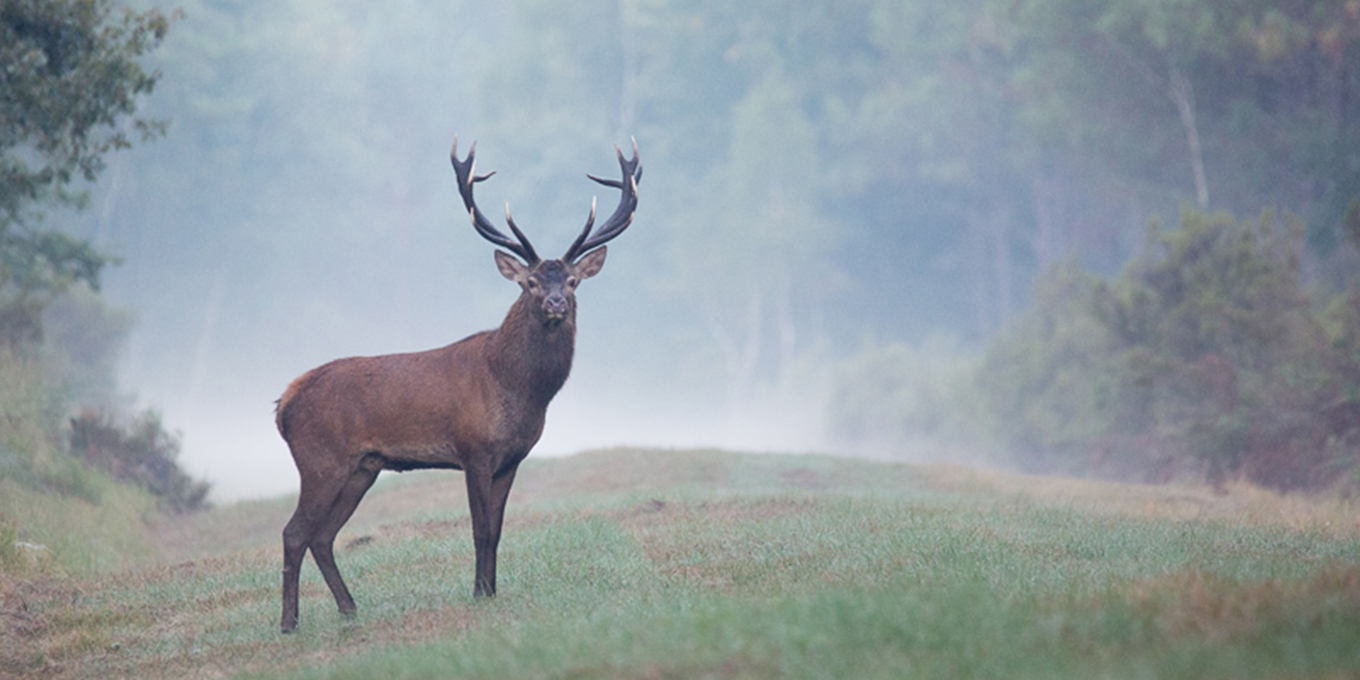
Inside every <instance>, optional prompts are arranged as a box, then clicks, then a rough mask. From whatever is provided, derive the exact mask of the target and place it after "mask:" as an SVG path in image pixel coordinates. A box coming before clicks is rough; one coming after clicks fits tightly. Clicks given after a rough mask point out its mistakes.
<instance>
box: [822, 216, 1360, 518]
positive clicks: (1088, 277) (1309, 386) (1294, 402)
mask: <svg viewBox="0 0 1360 680" xmlns="http://www.w3.org/2000/svg"><path fill="white" fill-rule="evenodd" d="M1345 230H1346V232H1347V233H1346V235H1347V236H1348V237H1349V241H1350V245H1349V246H1342V248H1346V247H1349V248H1351V249H1352V250H1351V251H1347V252H1345V253H1341V254H1339V255H1338V256H1337V257H1342V258H1343V259H1344V258H1349V259H1348V260H1347V261H1353V260H1355V259H1356V258H1355V254H1356V253H1357V252H1360V204H1353V206H1352V210H1351V211H1350V213H1349V214H1348V217H1347V222H1346V225H1345ZM1303 235H1304V230H1303V229H1302V228H1301V227H1300V226H1299V225H1298V224H1297V223H1296V222H1294V221H1293V220H1291V219H1284V220H1280V219H1277V218H1276V217H1275V216H1274V215H1273V214H1270V213H1266V214H1264V215H1262V216H1261V217H1260V218H1259V219H1255V220H1245V221H1241V222H1237V221H1235V220H1233V219H1232V218H1231V217H1229V216H1227V215H1224V214H1205V213H1201V212H1198V211H1195V210H1186V211H1185V212H1184V213H1183V214H1182V216H1181V221H1180V225H1179V226H1178V227H1177V228H1175V229H1163V228H1162V227H1160V226H1159V225H1157V224H1153V225H1151V227H1150V228H1149V231H1148V235H1147V242H1146V246H1145V248H1144V250H1143V253H1142V254H1141V255H1140V256H1139V257H1137V258H1135V259H1134V260H1133V261H1132V262H1130V263H1129V264H1128V265H1127V266H1126V267H1125V269H1124V270H1123V271H1122V272H1121V273H1119V274H1118V275H1117V276H1115V277H1113V278H1111V279H1108V280H1107V279H1104V278H1101V277H1098V276H1095V275H1093V274H1090V273H1088V272H1086V271H1084V270H1083V269H1082V268H1080V267H1079V266H1078V265H1077V264H1075V263H1071V262H1069V263H1063V264H1059V265H1056V266H1054V267H1051V268H1049V269H1048V270H1047V271H1045V272H1044V273H1042V274H1041V275H1040V276H1039V277H1038V279H1037V280H1036V283H1035V293H1034V301H1033V304H1032V306H1031V307H1030V308H1029V309H1028V310H1027V311H1026V312H1025V313H1023V314H1022V315H1021V316H1020V317H1018V318H1017V319H1015V320H1014V322H1013V323H1011V324H1010V325H1009V327H1007V328H1006V329H1005V330H1003V331H1002V332H1001V333H1000V334H998V335H997V336H996V337H995V338H994V339H992V340H991V341H990V342H989V343H988V344H987V346H986V348H985V350H984V351H983V352H982V353H981V359H980V360H970V359H966V358H959V357H963V356H966V355H964V354H961V353H959V352H958V351H953V352H943V353H941V352H925V351H915V352H913V351H911V350H908V349H898V348H886V349H881V350H876V351H874V352H872V353H869V354H867V355H865V356H863V357H861V358H859V359H857V362H856V363H855V364H854V365H853V366H852V367H851V368H850V369H849V370H847V372H846V373H845V374H844V378H843V380H842V381H841V388H840V393H841V394H840V395H839V397H838V399H836V404H837V406H838V407H839V408H838V409H837V410H836V411H835V412H834V413H833V417H832V421H833V427H834V429H835V434H836V435H837V436H839V437H844V438H846V439H848V440H850V441H852V442H854V441H860V442H864V441H874V440H875V439H877V440H880V441H886V442H888V443H889V445H890V446H897V447H908V446H911V445H912V443H913V442H916V441H920V440H922V439H925V440H948V439H954V440H964V441H970V442H973V443H975V444H976V446H977V448H979V449H999V450H1001V451H1004V452H1005V454H1004V455H1005V456H1006V457H1007V460H1008V461H1010V462H1012V463H1015V464H1018V465H1020V466H1021V467H1023V468H1026V469H1032V470H1039V471H1049V472H1053V471H1057V472H1065V473H1075V474H1097V475H1104V476H1110V477H1116V478H1122V479H1135V480H1141V481H1167V480H1171V479H1199V480H1207V481H1209V482H1211V483H1214V484H1221V483H1223V482H1225V481H1227V480H1231V479H1238V478H1244V479H1247V480H1250V481H1252V482H1254V483H1256V484H1260V485H1263V486H1266V487H1269V488H1273V489H1278V490H1295V489H1308V490H1320V489H1327V488H1340V489H1342V490H1343V491H1344V492H1345V493H1354V492H1356V491H1360V272H1356V271H1349V272H1348V273H1343V274H1339V275H1337V276H1334V277H1332V280H1331V281H1330V283H1329V284H1328V285H1327V286H1316V287H1313V288H1310V287H1309V286H1308V285H1306V283H1305V276H1304V271H1303V263H1302V262H1301V260H1300V257H1301V253H1302V251H1303V248H1302V245H1303V243H1302V239H1303ZM1342 240H1343V241H1344V240H1346V239H1342ZM1343 256H1344V257H1343ZM1333 269H1340V268H1333ZM970 361H971V362H972V363H969V362H970Z"/></svg>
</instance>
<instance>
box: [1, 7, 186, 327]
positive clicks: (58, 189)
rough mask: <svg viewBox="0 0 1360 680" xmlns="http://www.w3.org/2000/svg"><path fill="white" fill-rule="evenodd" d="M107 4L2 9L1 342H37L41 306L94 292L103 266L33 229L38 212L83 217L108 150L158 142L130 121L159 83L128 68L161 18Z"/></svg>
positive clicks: (77, 247) (85, 247) (38, 224)
mask: <svg viewBox="0 0 1360 680" xmlns="http://www.w3.org/2000/svg"><path fill="white" fill-rule="evenodd" d="M112 15H113V10H112V7H111V2H110V0H5V1H4V2H3V3H0V343H3V344H7V345H10V346H20V345H32V344H34V343H36V342H37V341H38V340H40V338H41V326H40V323H41V322H40V319H41V314H42V310H43V308H44V307H45V306H46V304H47V303H48V302H50V300H51V299H52V298H53V297H54V296H55V295H56V294H58V293H60V292H61V291H63V290H65V289H66V288H67V287H68V286H70V285H71V284H73V283H76V282H83V283H86V284H88V285H89V286H91V287H92V288H96V289H97V288H98V287H99V274H100V272H101V270H102V269H103V268H104V266H105V265H107V264H108V263H109V261H110V260H109V258H108V257H107V256H105V255H103V254H101V253H99V252H98V251H97V250H96V249H95V248H94V247H93V245H91V244H90V243H89V242H88V241H84V240H81V239H76V238H73V237H71V236H69V235H67V234H64V233H61V232H59V231H56V230H52V229H50V228H45V227H44V226H43V224H42V222H43V220H42V218H43V214H44V211H45V209H47V208H50V207H57V206H74V207H83V205H84V203H85V200H86V194H85V192H84V191H81V190H79V188H78V187H79V186H80V183H81V182H87V183H88V182H93V181H95V180H96V179H97V178H98V177H99V174H100V173H101V172H102V171H103V169H104V167H105V160H104V157H105V155H106V154H108V153H109V152H111V151H115V150H118V149H124V148H128V147H130V146H131V145H132V139H131V137H130V135H131V131H130V130H129V128H132V129H134V130H136V132H137V133H138V134H139V135H140V140H141V141H146V140H149V139H152V138H154V137H156V136H158V135H160V134H162V133H163V132H164V129H165V122H164V121H157V120H150V119H147V118H143V117H140V116H138V115H137V102H138V100H139V98H140V97H141V96H142V95H145V94H147V93H149V92H151V90H152V88H153V87H154V86H155V84H156V79H157V74H156V73H154V72H153V73H148V72H147V71H146V70H145V69H144V68H143V67H142V65H141V64H140V62H139V61H138V60H139V58H140V57H142V56H143V55H144V54H145V53H147V52H149V51H150V50H152V49H154V48H155V47H156V45H157V44H159V43H160V41H161V40H162V39H163V38H164V37H165V33H166V31H167V30H168V29H169V20H168V19H167V18H166V17H165V16H164V15H162V14H161V13H160V12H157V11H155V10H151V11H148V12H145V13H140V14H139V13H136V12H132V11H131V10H127V11H124V12H123V13H122V15H121V17H120V18H114V17H113V16H112Z"/></svg>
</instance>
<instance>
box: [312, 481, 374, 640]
mask: <svg viewBox="0 0 1360 680" xmlns="http://www.w3.org/2000/svg"><path fill="white" fill-rule="evenodd" d="M381 470H382V461H381V459H380V458H378V457H377V456H376V455H369V456H365V457H364V459H363V460H362V461H361V462H360V464H359V469H357V470H355V471H354V472H352V473H350V476H349V479H347V480H345V485H344V487H343V488H341V489H340V494H339V495H338V496H337V497H336V498H335V502H334V503H333V504H332V505H331V507H330V512H329V513H328V514H327V515H326V519H325V521H324V522H323V523H322V525H321V527H320V530H319V531H318V532H317V533H316V536H315V537H314V538H313V539H312V541H311V543H310V546H309V547H310V548H311V550H312V558H313V559H315V560H316V566H317V567H318V568H320V569H321V576H322V577H324V578H325V579H326V585H327V586H330V589H331V594H332V595H334V596H335V605H336V606H337V607H339V608H340V613H341V614H344V615H345V616H352V615H353V614H354V610H355V607H354V598H352V597H350V594H349V589H348V588H346V587H345V580H344V579H342V578H341V577H340V569H339V568H337V567H336V566H335V536H336V535H337V534H339V533H340V528H341V527H343V526H345V522H348V521H349V518H350V517H351V516H352V515H354V510H355V508H358V507H359V501H361V500H363V498H364V494H365V493H367V492H368V490H369V488H371V487H372V486H373V482H374V481H375V480H376V479H377V478H378V472H380V471H381Z"/></svg>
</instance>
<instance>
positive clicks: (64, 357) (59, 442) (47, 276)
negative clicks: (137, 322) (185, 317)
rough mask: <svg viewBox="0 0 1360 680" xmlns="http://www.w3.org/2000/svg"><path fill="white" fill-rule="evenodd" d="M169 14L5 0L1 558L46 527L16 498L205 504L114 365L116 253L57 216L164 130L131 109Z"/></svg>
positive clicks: (0, 32)
mask: <svg viewBox="0 0 1360 680" xmlns="http://www.w3.org/2000/svg"><path fill="white" fill-rule="evenodd" d="M169 23H170V22H169V19H167V17H165V16H164V15H162V14H160V13H159V12H154V11H152V12H147V13H141V14H139V13H133V12H118V11H115V10H114V8H113V6H112V5H111V3H110V2H108V1H107V0H105V1H100V2H76V1H69V0H50V1H45V2H7V3H3V4H0V496H3V502H0V569H3V568H8V567H10V566H12V564H11V563H12V562H13V561H14V560H13V558H14V556H15V555H16V553H15V550H14V546H15V545H17V544H16V541H20V540H21V541H24V542H26V541H44V540H51V539H52V538H54V536H52V535H51V534H52V531H51V530H52V529H53V528H54V527H52V526H50V524H51V518H47V517H38V516H35V511H34V509H33V508H31V507H24V506H25V505H33V503H31V502H30V501H32V500H33V499H34V498H37V497H38V496H40V495H56V496H60V497H63V498H72V499H77V500H78V501H83V502H85V503H87V504H90V505H92V506H99V505H100V504H101V502H102V501H103V500H104V498H105V496H106V495H107V494H113V495H118V496H120V497H122V496H126V495H127V494H126V493H124V492H125V491H126V490H125V489H118V488H115V487H116V486H117V485H120V484H123V485H132V486H135V487H136V488H138V489H140V492H141V493H144V494H148V495H149V496H151V497H152V498H154V499H155V502H156V503H157V504H158V505H159V506H160V507H161V508H163V509H165V510H167V511H173V512H187V511H192V510H198V509H201V508H203V507H205V506H206V502H207V493H208V489H209V485H208V484H207V483H206V482H201V481H196V480H193V479H191V478H190V477H189V476H188V475H187V474H185V473H184V472H183V471H182V470H180V469H179V467H178V464H177V462H176V458H177V456H178V453H179V440H178V437H177V436H175V435H173V434H171V433H170V432H168V431H166V429H165V428H164V427H163V426H162V424H161V422H160V419H159V417H158V416H157V415H156V414H155V413H154V412H152V411H145V412H142V413H141V414H138V415H135V416H134V415H127V412H128V411H129V410H130V409H129V402H130V401H131V400H130V398H128V397H126V396H124V395H123V393H122V392H121V390H120V389H119V387H118V386H117V384H116V379H115V375H116V363H117V360H118V358H119V354H120V350H121V348H122V347H123V344H124V342H125V340H126V337H127V334H128V332H129V330H130V328H131V317H130V315H129V314H128V313H126V312H122V311H118V310H116V309H114V308H113V307H112V306H110V305H109V304H107V303H106V302H105V301H104V300H103V299H102V298H101V297H100V296H99V293H98V291H99V288H100V283H101V274H102V273H103V270H104V269H105V267H106V266H108V265H109V264H111V263H112V262H113V261H114V259H115V258H113V257H112V256H110V255H109V254H107V253H105V252H102V251H101V250H100V249H99V248H98V247H97V246H96V245H95V244H94V243H92V242H91V241H90V240H88V239H82V238H79V237H76V236H73V235H72V234H71V233H69V231H68V230H67V229H63V228H62V226H61V225H62V222H63V221H64V220H59V219H53V217H54V216H57V215H60V216H61V217H65V218H68V219H69V215H71V214H72V212H73V211H78V210H81V209H84V208H86V207H88V205H89V188H90V186H91V184H92V183H94V182H95V181H97V180H98V179H99V178H100V175H101V174H102V172H103V171H104V170H105V169H106V167H107V162H106V155H107V154H109V153H111V152H114V151H117V150H119V149H125V148H128V147H130V146H131V145H132V144H133V141H134V140H137V141H149V140H151V139H154V138H155V137H156V136H157V135H158V134H159V133H160V132H162V131H163V130H164V121H159V120H155V119H150V118H146V117H142V116H138V115H137V108H138V103H139V101H140V100H141V98H142V97H143V96H144V95H146V94H147V93H149V92H150V91H151V90H152V88H153V86H154V84H155V82H156V77H157V74H156V73H155V71H154V69H147V68H144V67H143V65H142V59H143V58H144V56H145V55H146V54H148V53H149V52H150V51H152V50H153V49H154V48H155V47H156V46H157V45H158V44H159V42H160V40H161V39H162V38H163V37H164V35H165V33H166V31H167V30H168V28H169ZM35 494H37V495H35ZM132 505H135V502H134V503H132ZM119 507H120V508H126V507H129V505H128V504H122V505H120V506H119ZM119 519H120V520H123V521H127V520H129V519H132V520H135V519H137V518H135V517H133V518H129V517H126V516H123V517H119ZM42 525H49V526H46V527H45V528H44V529H39V527H40V526H42ZM56 528H57V529H58V530H60V527H56ZM44 532H46V534H45V533H44Z"/></svg>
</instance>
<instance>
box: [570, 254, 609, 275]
mask: <svg viewBox="0 0 1360 680" xmlns="http://www.w3.org/2000/svg"><path fill="white" fill-rule="evenodd" d="M608 250H609V249H608V248H607V247H605V246H600V247H599V248H596V249H595V250H592V251H590V252H588V253H586V254H585V256H583V257H582V258H581V259H579V260H577V261H576V278H578V279H588V278H590V277H592V276H594V275H596V274H599V273H600V270H601V269H603V268H604V256H605V253H606V252H608Z"/></svg>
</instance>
